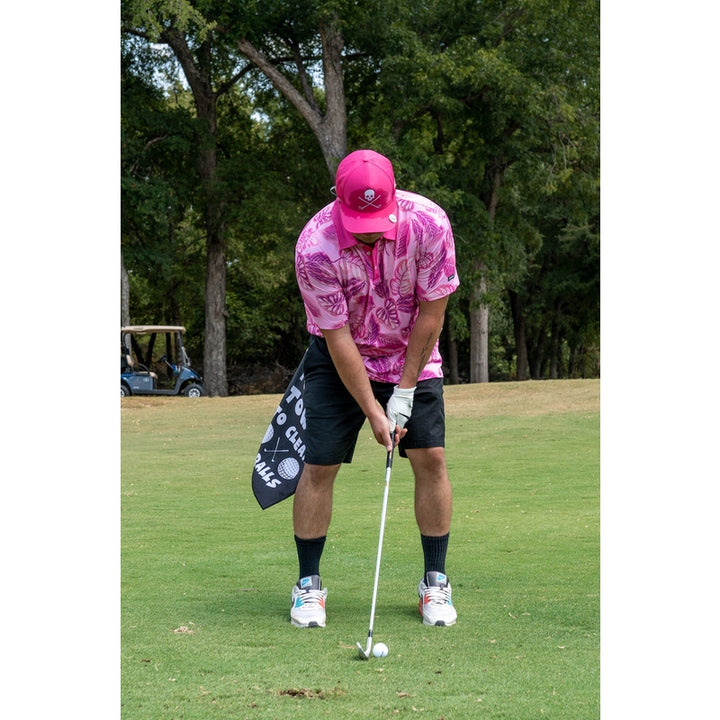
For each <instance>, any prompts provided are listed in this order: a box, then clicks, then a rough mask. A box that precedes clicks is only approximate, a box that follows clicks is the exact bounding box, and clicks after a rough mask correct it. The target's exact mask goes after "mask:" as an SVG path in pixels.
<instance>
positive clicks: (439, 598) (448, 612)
mask: <svg viewBox="0 0 720 720" xmlns="http://www.w3.org/2000/svg"><path fill="white" fill-rule="evenodd" d="M418 596H419V597H420V602H419V603H418V610H420V615H422V619H423V623H424V624H425V625H453V624H454V623H455V621H456V620H457V611H456V610H455V608H454V607H453V603H452V588H451V587H450V581H449V580H448V579H447V575H445V574H444V573H440V572H429V573H427V574H426V575H425V577H424V578H423V579H422V580H421V581H420V584H419V585H418Z"/></svg>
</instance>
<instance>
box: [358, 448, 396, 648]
mask: <svg viewBox="0 0 720 720" xmlns="http://www.w3.org/2000/svg"><path fill="white" fill-rule="evenodd" d="M394 452H395V443H394V442H393V446H392V449H391V450H390V451H389V452H388V454H387V461H386V463H385V490H384V492H383V502H382V511H381V513H380V537H379V539H378V552H377V562H376V563H375V582H374V584H373V594H372V604H371V606H370V628H369V629H368V640H367V650H366V651H365V653H364V654H365V655H366V656H368V655H369V654H370V648H371V646H372V635H373V626H374V624H375V604H376V602H377V591H378V582H379V580H380V560H381V559H382V546H383V538H384V537H385V516H386V515H387V501H388V491H389V490H390V473H391V471H392V462H393V454H394Z"/></svg>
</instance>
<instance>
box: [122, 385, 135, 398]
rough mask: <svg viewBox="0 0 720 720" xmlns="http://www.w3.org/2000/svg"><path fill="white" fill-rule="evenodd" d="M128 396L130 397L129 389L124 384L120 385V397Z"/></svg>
mask: <svg viewBox="0 0 720 720" xmlns="http://www.w3.org/2000/svg"><path fill="white" fill-rule="evenodd" d="M130 395H132V393H131V392H130V388H129V387H128V386H127V385H126V384H125V383H120V397H121V398H124V397H129V396H130Z"/></svg>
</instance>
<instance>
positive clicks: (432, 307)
mask: <svg viewBox="0 0 720 720" xmlns="http://www.w3.org/2000/svg"><path fill="white" fill-rule="evenodd" d="M447 303H448V298H447V297H443V298H439V299H438V300H431V301H429V302H421V303H420V309H419V312H418V316H417V318H416V320H415V325H413V329H412V332H411V333H410V338H409V339H408V347H407V353H406V355H405V366H404V367H403V373H402V377H401V378H400V382H399V383H398V386H399V387H401V388H411V387H415V386H416V385H417V379H418V377H419V376H420V373H421V372H422V369H423V368H424V367H425V364H426V363H427V361H428V358H429V357H430V353H431V352H432V350H433V348H434V347H435V343H436V342H437V340H438V338H439V337H440V333H441V332H442V328H443V323H444V322H445V308H446V307H447Z"/></svg>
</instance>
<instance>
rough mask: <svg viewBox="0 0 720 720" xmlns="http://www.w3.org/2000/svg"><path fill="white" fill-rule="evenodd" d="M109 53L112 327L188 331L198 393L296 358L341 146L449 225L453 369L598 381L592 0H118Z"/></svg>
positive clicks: (448, 351)
mask: <svg viewBox="0 0 720 720" xmlns="http://www.w3.org/2000/svg"><path fill="white" fill-rule="evenodd" d="M121 67H122V123H121V126H122V150H121V153H122V155H121V159H122V262H123V267H122V280H123V284H122V286H123V303H122V311H123V317H122V318H121V320H122V322H123V323H129V322H132V323H145V324H149V323H181V324H183V325H185V326H186V327H187V328H188V336H187V341H188V345H189V350H190V355H191V357H192V358H193V360H194V365H195V366H197V367H199V368H200V369H201V371H202V372H203V374H204V376H205V381H206V385H207V388H208V390H209V392H210V394H213V395H226V394H228V393H232V392H237V391H239V390H238V388H239V385H238V383H237V381H236V378H237V376H238V375H241V374H243V373H245V374H247V373H250V372H252V368H253V367H254V366H256V367H265V368H280V369H281V370H282V369H288V370H290V371H291V370H292V369H294V367H295V365H296V364H297V362H298V361H299V359H300V357H301V356H302V353H303V351H304V348H305V345H306V341H307V336H306V331H305V314H304V310H303V306H302V302H301V300H300V295H299V292H298V290H297V286H296V283H295V277H294V266H293V252H294V245H295V241H296V239H297V236H298V234H299V232H300V230H301V229H302V227H303V225H304V223H305V222H306V221H307V220H308V219H309V218H310V217H311V216H312V214H313V213H314V212H316V211H317V210H318V209H319V208H320V207H322V206H323V205H325V204H326V203H328V202H330V200H331V199H332V195H331V193H330V187H331V186H332V184H333V177H334V170H335V167H336V166H337V163H338V162H339V160H340V159H341V158H342V157H343V156H344V155H345V154H346V153H347V152H348V151H351V150H353V149H356V148H358V147H371V148H373V149H375V150H377V151H379V152H382V153H384V154H386V155H388V156H389V157H390V158H391V159H392V160H393V163H394V165H395V170H396V179H397V183H398V187H402V188H404V189H408V190H412V191H415V192H419V193H422V194H424V195H427V196H428V197H430V198H432V199H434V200H435V201H437V202H438V203H439V204H440V205H442V206H443V207H444V208H445V209H446V211H447V212H448V214H449V216H450V218H451V220H452V223H453V228H454V231H455V238H456V247H457V255H458V268H459V273H460V277H461V287H460V289H459V290H458V292H457V293H455V295H453V296H452V298H451V301H450V305H449V312H448V316H447V320H446V325H445V330H444V332H443V337H442V338H441V343H442V346H443V354H444V357H445V360H446V364H447V376H448V380H449V381H450V382H455V383H456V382H486V381H488V380H504V379H521V380H522V379H527V378H562V377H590V376H597V375H598V374H599V356H600V348H599V336H600V328H599V324H600V319H599V315H600V297H599V295H600V292H599V285H600V259H599V254H600V249H599V217H600V200H599V152H600V147H599V145H600V142H599V117H600V112H599V2H598V0H552V2H550V1H549V0H547V1H545V0H512V1H510V2H505V1H500V0H489V1H487V2H477V1H474V0H443V1H442V2H439V1H436V0H428V1H426V2H416V1H411V0H404V1H399V0H383V1H382V2H377V1H376V0H368V1H367V2H350V1H345V0H334V1H330V2H317V1H311V0H297V1H295V2H290V1H286V0H268V1H262V2H261V1H249V0H246V1H243V0H236V1H234V2H231V3H230V2H215V1H213V0H204V1H199V0H198V1H196V2H187V1H186V0H158V1H152V2H150V1H147V0H123V2H122V66H121Z"/></svg>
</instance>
